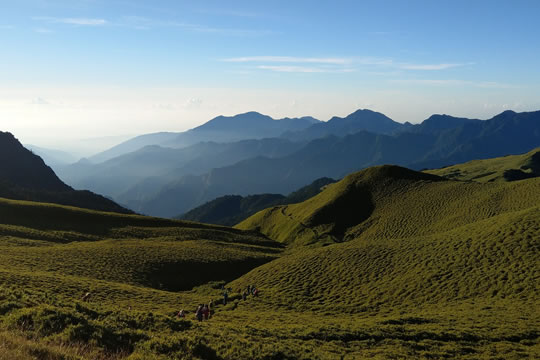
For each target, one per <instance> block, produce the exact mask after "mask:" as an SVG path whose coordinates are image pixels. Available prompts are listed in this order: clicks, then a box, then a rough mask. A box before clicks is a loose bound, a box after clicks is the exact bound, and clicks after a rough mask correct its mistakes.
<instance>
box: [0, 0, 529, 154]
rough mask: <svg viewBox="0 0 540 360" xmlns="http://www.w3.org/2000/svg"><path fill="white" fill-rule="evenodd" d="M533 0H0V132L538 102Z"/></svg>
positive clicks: (57, 132) (103, 133)
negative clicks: (255, 114) (244, 115)
mask: <svg viewBox="0 0 540 360" xmlns="http://www.w3.org/2000/svg"><path fill="white" fill-rule="evenodd" d="M539 14H540V1H537V0H509V1H498V0H490V1H482V0H467V1H461V0H451V1H447V0H430V1H419V0H418V1H417V0H408V1H405V0H400V1H398V0H396V1H389V0H373V1H367V0H365V1H364V0H356V1H339V0H334V1H324V0H318V1H303V0H295V1H291V0H288V1H279V0H271V1H270V0H268V1H253V0H251V1H235V0H230V1H204V0H200V1H182V0H174V1H173V0H154V1H146V0H17V1H12V0H0V130H2V131H10V132H12V133H13V134H15V136H16V137H18V138H19V139H20V140H21V141H22V142H23V143H27V144H34V145H38V146H43V147H48V148H56V149H62V150H68V151H71V152H76V153H78V154H81V155H90V154H91V153H93V152H97V151H99V150H103V149H104V148H106V147H108V146H112V145H114V144H115V143H118V142H120V141H122V140H125V139H127V138H129V137H132V136H135V135H138V134H143V133H150V132H158V131H184V130H187V129H189V128H193V127H195V126H197V125H200V124H202V123H204V122H206V121H208V120H210V119H211V118H213V117H215V116H218V115H234V114H238V113H242V112H246V111H259V112H261V113H264V114H267V115H270V116H272V117H274V118H282V117H296V116H307V115H310V116H314V117H316V118H318V119H321V120H328V119H329V118H331V117H332V116H346V115H347V114H349V113H352V112H353V111H355V110H357V109H360V108H368V109H372V110H375V111H379V112H382V113H384V114H385V115H387V116H389V117H391V118H392V119H394V120H396V121H398V122H405V121H409V122H412V123H418V122H421V121H423V120H424V119H426V118H428V117H429V116H430V115H432V114H434V113H445V114H450V115H454V116H463V117H470V118H480V119H487V118H490V117H492V116H494V115H496V114H498V113H500V112H502V111H504V110H507V109H512V110H515V111H533V110H540V96H539V95H540V66H539V59H540V40H539V39H540V27H539V26H538V16H539Z"/></svg>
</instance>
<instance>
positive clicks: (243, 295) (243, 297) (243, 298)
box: [242, 290, 247, 301]
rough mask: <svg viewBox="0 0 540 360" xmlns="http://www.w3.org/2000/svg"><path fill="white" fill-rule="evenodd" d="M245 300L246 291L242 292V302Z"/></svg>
mask: <svg viewBox="0 0 540 360" xmlns="http://www.w3.org/2000/svg"><path fill="white" fill-rule="evenodd" d="M246 299H247V292H246V290H244V292H243V293H242V300H244V301H246Z"/></svg>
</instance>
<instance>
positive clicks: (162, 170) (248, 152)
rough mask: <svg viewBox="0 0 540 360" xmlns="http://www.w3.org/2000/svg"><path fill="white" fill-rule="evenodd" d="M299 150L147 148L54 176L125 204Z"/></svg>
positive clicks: (270, 145)
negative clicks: (190, 178) (186, 179)
mask: <svg viewBox="0 0 540 360" xmlns="http://www.w3.org/2000/svg"><path fill="white" fill-rule="evenodd" d="M301 147H302V144H301V143H293V142H291V141H288V140H285V139H279V138H270V139H261V140H242V141H238V142H233V143H216V142H201V143H197V144H195V145H192V146H188V147H185V148H181V149H174V148H168V147H161V146H157V145H149V146H146V147H144V148H142V149H139V150H137V151H134V152H131V153H128V154H125V155H121V156H118V157H115V158H113V159H110V160H107V161H105V162H102V163H100V164H92V163H90V162H88V161H84V160H83V161H79V162H78V163H75V164H73V165H70V166H65V167H60V168H58V169H57V172H58V175H59V176H60V177H61V178H62V179H63V180H64V181H66V182H68V183H69V184H70V185H72V186H73V187H75V188H78V189H91V190H92V191H95V192H97V193H101V194H105V195H107V196H111V197H114V198H117V199H118V200H119V201H120V202H126V203H127V202H129V201H131V200H134V199H137V200H138V199H139V197H138V196H137V195H136V194H141V195H143V196H144V195H148V194H149V193H152V192H155V191H158V190H160V187H162V186H163V185H165V184H167V183H168V182H171V181H174V180H176V179H179V178H181V177H182V176H185V175H202V174H204V173H207V172H208V171H211V170H212V169H213V168H217V167H222V166H228V165H232V164H235V163H237V162H239V161H242V160H246V159H249V158H252V157H255V156H263V155H264V156H267V157H270V158H274V157H282V156H286V155H289V154H291V153H293V152H295V151H297V150H299V149H300V148H301ZM176 215H178V214H176Z"/></svg>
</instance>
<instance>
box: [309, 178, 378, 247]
mask: <svg viewBox="0 0 540 360" xmlns="http://www.w3.org/2000/svg"><path fill="white" fill-rule="evenodd" d="M374 209H375V204H374V202H373V197H372V194H371V192H370V191H369V189H368V187H367V186H362V187H357V186H354V185H351V186H349V188H348V189H347V190H346V191H345V194H344V195H342V196H340V197H338V198H336V199H335V200H334V201H333V202H332V203H330V204H328V205H327V206H325V207H324V208H322V209H321V210H319V211H318V212H316V213H315V214H314V215H313V217H312V218H311V219H310V221H309V223H308V226H309V227H316V226H319V225H327V226H328V225H329V231H327V232H325V234H321V236H322V235H330V236H331V237H333V238H334V240H335V241H337V242H343V241H344V237H345V233H346V231H347V229H349V228H350V227H352V226H355V225H357V224H360V223H362V222H364V221H365V220H367V219H368V218H369V217H370V216H371V214H372V213H373V210H374Z"/></svg>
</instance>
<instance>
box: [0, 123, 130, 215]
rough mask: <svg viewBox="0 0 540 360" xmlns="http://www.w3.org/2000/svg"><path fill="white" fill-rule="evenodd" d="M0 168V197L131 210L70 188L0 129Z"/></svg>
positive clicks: (99, 196) (100, 208)
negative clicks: (0, 170)
mask: <svg viewBox="0 0 540 360" xmlns="http://www.w3.org/2000/svg"><path fill="white" fill-rule="evenodd" d="M0 168H1V169H2V172H1V173H0V197H5V198H9V199H14V200H30V201H38V202H51V203H57V204H63V205H71V206H77V207H82V208H88V209H94V210H103V211H114V212H120V213H131V211H130V210H127V209H125V208H123V207H121V206H119V205H118V204H116V203H115V202H113V201H111V200H109V199H107V198H105V197H103V196H101V195H96V194H94V193H92V192H90V191H76V190H73V189H72V188H71V187H70V186H68V185H66V184H64V183H63V182H62V181H61V180H60V179H59V178H58V176H56V174H55V173H54V171H53V170H52V169H51V168H50V167H49V166H47V165H46V164H45V162H44V161H43V160H42V159H41V158H40V157H39V156H37V155H35V154H34V153H32V152H31V151H30V150H28V149H26V148H25V147H24V146H22V144H21V143H20V142H19V140H17V139H16V138H15V136H13V134H11V133H8V132H0Z"/></svg>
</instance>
